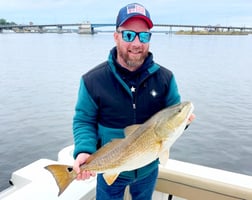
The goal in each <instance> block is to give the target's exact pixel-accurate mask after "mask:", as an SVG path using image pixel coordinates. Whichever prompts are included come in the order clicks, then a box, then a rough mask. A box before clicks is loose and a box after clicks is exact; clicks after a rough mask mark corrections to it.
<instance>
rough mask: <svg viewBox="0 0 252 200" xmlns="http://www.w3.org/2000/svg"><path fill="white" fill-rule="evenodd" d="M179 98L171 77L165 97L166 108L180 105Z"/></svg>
mask: <svg viewBox="0 0 252 200" xmlns="http://www.w3.org/2000/svg"><path fill="white" fill-rule="evenodd" d="M180 101H181V98H180V94H179V91H178V86H177V83H176V80H175V77H174V75H172V77H171V80H170V84H169V92H168V94H167V97H166V106H167V107H168V106H171V105H175V104H178V103H180Z"/></svg>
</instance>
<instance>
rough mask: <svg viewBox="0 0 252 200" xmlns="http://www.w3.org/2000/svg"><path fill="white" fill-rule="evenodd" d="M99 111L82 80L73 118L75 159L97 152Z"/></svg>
mask: <svg viewBox="0 0 252 200" xmlns="http://www.w3.org/2000/svg"><path fill="white" fill-rule="evenodd" d="M97 110H98V107H97V105H96V104H95V102H94V101H93V99H92V98H91V96H90V95H89V93H88V90H87V88H86V86H85V83H84V79H83V78H82V79H81V82H80V87H79V93H78V98H77V103H76V107H75V115H74V117H73V136H74V152H73V157H74V158H76V157H77V155H78V154H79V153H90V154H91V153H93V152H95V151H96V145H97Z"/></svg>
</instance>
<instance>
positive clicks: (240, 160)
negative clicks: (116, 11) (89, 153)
mask: <svg viewBox="0 0 252 200" xmlns="http://www.w3.org/2000/svg"><path fill="white" fill-rule="evenodd" d="M251 44H252V35H248V36H210V35H207V36H196V35H194V36H192V35H173V34H172V35H169V34H164V33H154V34H153V36H152V40H151V44H150V50H151V51H152V53H153V54H154V60H155V61H156V62H157V63H159V64H161V65H163V66H165V67H167V68H169V69H170V70H172V71H173V72H174V74H175V77H176V80H177V83H178V86H179V91H180V94H181V96H182V100H185V101H186V100H189V101H192V102H193V104H194V106H195V112H194V113H195V114H196V119H195V121H194V122H193V123H192V124H191V126H190V128H189V129H188V130H186V131H185V132H184V134H183V135H182V136H181V137H180V138H179V139H178V141H177V142H176V143H175V144H174V146H173V147H172V149H171V153H170V157H171V158H172V159H177V160H181V161H186V162H191V163H195V164H200V165H204V166H210V167H214V168H218V169H224V170H229V171H232V172H237V173H243V174H247V175H252V161H251V160H252V75H251V74H252V45H251ZM113 46H114V41H113V33H98V34H94V35H79V34H75V33H71V34H35V33H34V34H15V33H8V34H5V33H2V34H0V156H1V157H0V191H1V190H3V189H5V188H6V187H8V186H9V183H8V180H9V179H10V177H11V173H12V172H13V171H15V170H17V169H19V168H21V167H24V166H26V165H28V164H30V163H31V162H33V161H36V160H38V159H40V158H48V159H53V160H56V159H57V153H58V151H60V150H61V149H62V148H64V147H66V146H68V145H71V144H73V137H72V118H73V115H74V107H75V102H76V99H77V92H78V87H79V81H80V78H81V75H82V74H83V73H85V72H87V71H88V70H90V69H91V68H93V67H94V66H96V65H98V64H99V63H100V62H102V61H104V60H106V59H107V56H108V52H109V51H110V49H111V48H112V47H113Z"/></svg>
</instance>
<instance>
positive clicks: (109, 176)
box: [103, 173, 119, 185]
mask: <svg viewBox="0 0 252 200" xmlns="http://www.w3.org/2000/svg"><path fill="white" fill-rule="evenodd" d="M118 176H119V174H108V173H104V174H103V178H104V180H105V181H106V183H107V184H108V185H112V184H113V183H114V182H115V180H116V179H117V177H118Z"/></svg>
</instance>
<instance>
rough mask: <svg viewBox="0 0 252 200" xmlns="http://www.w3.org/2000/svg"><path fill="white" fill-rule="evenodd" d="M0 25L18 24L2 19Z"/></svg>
mask: <svg viewBox="0 0 252 200" xmlns="http://www.w3.org/2000/svg"><path fill="white" fill-rule="evenodd" d="M0 25H16V23H15V22H8V21H7V20H6V19H3V18H0Z"/></svg>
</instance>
